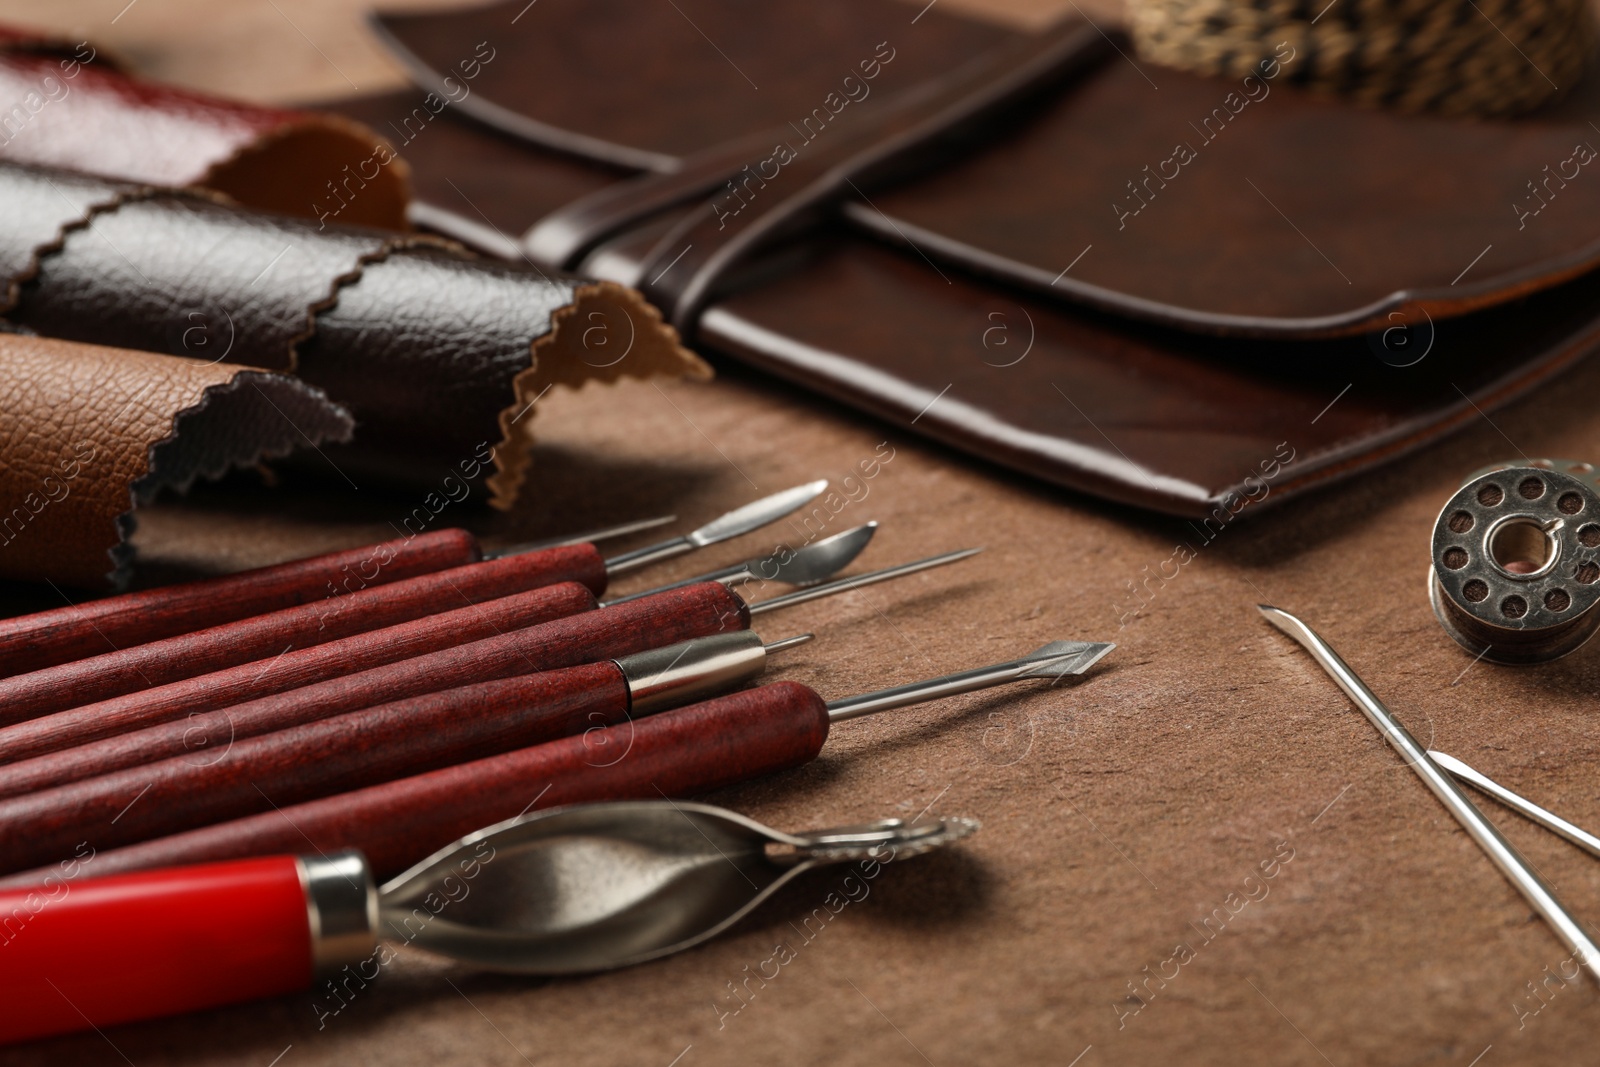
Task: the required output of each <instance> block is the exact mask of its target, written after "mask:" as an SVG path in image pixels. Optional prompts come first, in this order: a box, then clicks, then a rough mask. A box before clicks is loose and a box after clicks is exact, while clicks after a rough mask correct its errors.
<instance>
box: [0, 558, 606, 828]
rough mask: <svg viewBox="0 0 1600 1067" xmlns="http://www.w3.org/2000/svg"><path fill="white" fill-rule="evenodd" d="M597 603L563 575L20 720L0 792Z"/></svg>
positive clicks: (189, 744)
mask: <svg viewBox="0 0 1600 1067" xmlns="http://www.w3.org/2000/svg"><path fill="white" fill-rule="evenodd" d="M595 606H596V605H595V599H594V595H593V594H592V593H590V592H589V590H587V589H585V588H584V587H583V586H581V585H578V584H576V583H574V582H563V583H562V584H560V585H551V586H546V587H544V588H543V589H533V590H529V591H528V592H526V593H517V594H516V595H514V596H508V597H501V598H500V599H499V600H490V601H488V602H487V603H484V604H475V605H472V606H471V607H465V608H460V609H457V610H456V611H446V612H442V613H441V614H438V615H430V616H428V617H427V618H425V619H417V620H415V621H413V622H407V623H401V624H400V625H398V626H390V627H387V628H385V629H382V630H374V631H372V632H371V633H366V634H357V635H356V636H354V637H347V638H344V639H343V640H340V641H330V642H329V643H328V644H325V645H317V646H316V647H314V648H307V649H300V650H298V651H295V652H290V653H288V654H287V655H284V656H282V657H276V658H274V659H271V660H258V661H256V662H255V663H246V664H241V665H240V666H238V667H230V668H229V669H228V670H225V671H218V672H216V673H215V674H206V675H202V676H200V677H199V678H189V679H186V680H184V681H181V682H173V683H171V684H170V685H163V686H157V687H156V688H155V689H147V690H145V691H144V692H142V693H130V694H128V695H127V696H123V697H116V698H115V699H112V700H107V701H102V702H101V703H99V704H90V705H88V706H86V707H82V708H74V709H73V710H71V711H63V712H58V713H57V714H55V715H46V716H44V717H43V718H39V719H32V720H30V721H28V722H24V723H18V724H17V725H16V726H11V727H7V728H5V729H0V763H4V762H5V761H6V760H7V759H8V758H9V759H14V760H17V761H18V762H15V763H11V764H10V765H8V766H0V797H12V796H20V795H21V794H23V793H30V792H33V791H34V790H37V789H46V788H49V787H51V786H56V785H62V784H64V783H66V782H73V781H77V780H79V779H81V778H88V777H91V776H92V775H97V774H107V773H109V772H111V771H115V770H120V769H122V768H123V767H133V766H137V765H139V764H142V763H154V762H155V761H157V760H162V759H168V758H170V757H173V756H188V757H191V758H194V759H202V758H205V757H206V756H207V755H208V754H209V753H215V752H218V751H219V750H221V749H223V748H225V747H226V746H227V745H229V744H231V743H233V742H235V741H238V740H240V739H242V738H246V737H253V736H255V735H256V734H261V733H266V732H267V731H269V730H281V729H284V728H285V727H289V726H296V725H298V724H300V723H302V722H309V721H312V720H314V719H318V718H321V717H323V716H324V715H327V714H332V713H331V712H329V711H326V710H325V708H324V706H323V705H322V704H319V703H317V702H316V701H314V700H312V701H305V700H288V701H277V702H274V703H272V704H270V705H268V706H267V707H266V708H265V710H264V712H263V713H261V714H254V715H251V714H236V713H235V712H234V711H233V710H230V709H229V706H230V705H234V704H240V703H243V702H244V701H247V700H250V699H252V698H257V697H263V696H268V695H271V694H273V693H282V692H286V691H288V690H292V689H296V688H299V687H301V686H306V685H310V684H312V683H315V682H319V681H322V680H324V679H328V678H337V677H339V676H340V675H343V674H347V673H350V672H355V671H361V670H366V669H368V668H371V667H376V666H380V665H382V664H386V663H395V662H399V661H400V660H404V659H408V658H410V657H413V656H419V655H422V654H424V653H427V652H431V651H434V650H436V649H439V648H449V647H453V646H455V645H461V644H466V643H467V642H469V641H475V640H478V639H481V638H484V637H488V636H490V635H496V634H504V633H508V632H510V631H514V630H520V629H523V628H525V627H529V626H535V625H538V624H539V623H541V622H548V621H550V620H551V619H560V618H565V617H567V616H569V615H577V614H579V613H581V612H585V611H592V610H594V608H595ZM218 709H222V710H218Z"/></svg>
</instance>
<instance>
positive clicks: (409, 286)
mask: <svg viewBox="0 0 1600 1067" xmlns="http://www.w3.org/2000/svg"><path fill="white" fill-rule="evenodd" d="M73 182H76V184H75V185H74V184H72V183H73ZM102 184H103V185H104V188H103V189H102V190H99V191H97V190H96V189H95V185H96V179H92V178H78V179H69V178H68V177H67V176H64V175H62V174H60V173H58V172H47V171H43V170H40V169H37V168H27V167H20V166H17V165H15V164H4V163H0V202H6V201H7V200H8V197H7V196H6V195H5V190H6V189H7V188H8V187H15V188H16V189H18V190H19V195H18V196H17V197H15V198H14V199H12V200H11V203H9V204H8V206H7V207H6V208H4V209H0V263H4V264H10V265H12V266H13V269H14V270H15V271H16V272H17V273H16V274H14V275H13V279H14V280H22V279H24V278H26V279H27V280H25V281H24V282H23V284H21V285H20V287H19V297H18V300H17V302H16V305H15V306H14V307H13V308H12V309H11V310H10V311H9V312H8V313H7V318H9V319H10V320H11V321H12V322H14V323H17V324H19V325H21V326H25V327H27V328H28V329H31V330H35V331H37V332H39V333H41V334H44V335H47V336H52V337H60V338H65V339H68V340H75V341H84V342H91V343H95V344H104V345H115V346H120V347H124V348H136V349H141V350H144V351H150V352H159V353H166V354H171V355H182V356H189V357H192V358H202V359H204V360H206V361H207V362H213V363H214V362H219V361H227V362H229V363H235V364H237V363H248V364H250V365H253V366H265V367H270V368H273V369H279V370H292V371H295V372H297V373H298V374H299V375H300V376H301V377H302V378H304V379H305V380H306V381H308V382H310V383H312V384H314V385H318V386H322V387H324V388H326V389H327V390H328V392H329V393H330V394H332V395H333V396H334V398H335V399H336V400H339V401H341V402H347V403H348V404H349V405H350V406H351V408H352V409H353V410H354V412H355V415H356V418H357V421H358V423H359V424H360V432H359V434H358V435H357V438H356V440H355V441H354V442H353V443H352V444H351V445H350V446H349V447H348V448H343V449H329V450H327V456H328V457H329V458H330V459H332V460H333V461H334V464H335V466H336V467H337V469H338V470H339V472H340V473H341V474H342V475H343V476H344V477H345V478H351V476H352V475H354V474H360V473H368V472H370V473H372V474H373V475H376V476H378V477H381V478H384V479H389V480H396V481H400V482H405V483H410V484H418V483H422V484H428V485H434V484H437V481H438V479H439V477H441V476H442V475H444V474H449V473H452V472H454V471H456V470H457V468H462V469H465V468H468V467H470V468H471V469H472V470H473V471H478V470H480V469H485V468H487V469H489V470H491V471H495V472H496V473H495V474H494V476H493V477H491V478H490V479H488V481H489V484H490V485H491V486H492V487H493V492H494V494H495V495H494V498H493V499H494V502H496V503H499V504H509V502H510V501H511V499H512V498H513V497H514V496H515V494H516V492H517V490H518V488H519V486H520V484H521V480H522V474H523V468H524V466H525V463H526V459H525V456H524V453H525V452H526V449H527V445H528V444H529V443H530V442H531V433H532V431H531V428H530V427H531V423H532V421H533V419H532V417H531V416H530V415H529V411H530V409H531V407H532V403H533V401H534V400H535V399H536V398H537V396H538V395H540V393H541V392H542V390H543V389H544V388H547V387H548V386H550V385H553V384H556V383H560V384H565V385H569V386H573V387H576V386H579V385H582V384H583V383H584V382H586V381H591V380H600V381H611V380H615V379H616V378H618V377H621V376H625V375H631V376H638V377H648V376H651V375H656V374H665V375H674V374H685V373H687V374H703V373H705V367H704V364H702V363H701V362H700V361H699V360H698V359H696V358H695V357H694V356H693V355H691V354H689V353H687V352H685V351H684V350H683V349H682V348H680V347H679V346H678V344H677V340H676V335H675V334H674V333H673V332H672V331H671V330H670V329H669V328H668V327H666V326H665V325H664V324H663V323H662V322H661V319H660V317H659V315H657V314H656V313H655V311H654V310H653V309H651V308H649V307H648V306H647V305H645V304H644V303H643V301H642V300H641V299H640V298H639V297H638V296H637V294H633V293H630V292H628V291H625V290H622V289H619V288H617V287H613V286H595V285H583V284H582V283H580V282H577V281H574V280H573V279H570V278H566V277H560V276H552V275H550V274H549V273H547V272H545V271H542V270H539V269H538V268H535V267H529V266H517V265H513V264H504V263H497V262H493V261H489V260H485V259H482V258H480V257H478V256H475V255H473V254H471V253H468V252H466V251H465V250H462V249H456V248H454V247H453V246H450V245H448V244H447V243H445V242H441V241H439V240H438V239H436V238H427V237H414V236H406V235H397V234H393V233H389V232H385V231H379V230H364V229H357V228H342V227H337V226H328V227H326V228H323V227H321V226H320V225H319V224H317V223H314V222H311V221H309V220H302V219H293V218H287V217H283V216H276V215H270V214H266V213H261V212H251V211H247V210H245V209H243V208H240V207H237V206H234V205H231V204H227V203H223V202H220V201H219V200H218V199H217V198H215V197H213V196H209V195H206V194H203V193H197V192H187V191H183V190H156V189H150V188H145V189H140V190H134V191H132V192H125V193H124V195H123V196H122V197H121V198H118V197H116V196H115V195H114V194H115V193H116V192H117V191H118V190H119V188H120V187H116V186H113V185H112V184H110V183H102ZM56 185H64V186H65V187H67V188H71V189H74V190H76V192H75V193H74V194H72V195H68V196H55V197H51V196H46V195H44V193H43V192H42V190H53V188H54V187H55V186H56ZM102 202H104V203H109V205H110V206H109V207H106V208H104V209H101V210H98V211H96V212H94V213H93V214H92V217H88V218H87V219H85V218H82V217H78V216H76V215H75V214H74V213H75V212H78V211H81V210H82V209H83V206H84V205H85V204H88V203H102ZM29 208H32V209H33V211H32V212H31V213H30V211H29V210H28V209H29ZM52 232H54V233H56V234H58V235H59V236H57V237H53V238H51V239H49V240H44V239H43V238H44V237H45V235H47V234H51V233H52ZM41 249H42V252H41ZM36 254H37V255H38V265H37V268H34V267H33V265H32V264H33V257H34V256H35V255H36ZM30 275H31V277H30ZM574 317H576V318H577V319H578V322H577V324H576V326H575V328H574V329H571V330H564V329H563V328H562V323H563V322H564V321H566V320H568V319H572V318H574ZM352 480H353V479H352Z"/></svg>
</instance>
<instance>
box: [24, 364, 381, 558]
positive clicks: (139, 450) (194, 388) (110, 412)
mask: <svg viewBox="0 0 1600 1067" xmlns="http://www.w3.org/2000/svg"><path fill="white" fill-rule="evenodd" d="M0 395H3V396H4V398H5V429H6V451H5V462H4V463H0V500H3V501H5V510H4V512H3V513H0V577H3V578H13V579H22V580H27V581H50V582H56V583H59V584H61V585H68V586H78V587H82V588H87V589H98V588H104V586H105V585H106V582H107V580H108V579H110V580H112V581H114V582H115V581H120V579H121V578H123V577H125V571H126V564H127V563H128V562H129V560H130V559H131V557H132V548H131V546H129V545H128V544H127V538H128V536H129V535H130V534H132V532H133V528H134V517H133V509H134V507H136V506H137V505H139V504H143V503H146V502H148V501H149V500H150V499H151V498H153V497H154V496H155V495H156V494H157V493H158V492H160V491H161V490H162V489H164V488H172V489H176V490H178V491H180V492H181V491H183V490H185V489H187V488H188V487H189V485H190V483H192V482H193V481H194V480H195V479H196V478H216V477H219V476H221V475H222V474H224V473H226V472H227V471H229V470H231V469H233V468H235V467H248V466H251V465H253V464H256V463H259V462H260V461H262V460H264V459H269V458H273V457H279V456H286V455H288V454H289V453H290V452H291V451H292V450H294V449H297V448H303V447H313V448H314V447H316V446H318V445H321V444H327V443H333V442H337V441H344V440H348V439H349V437H350V432H351V429H352V427H353V425H354V424H353V422H352V420H351V418H350V415H349V413H348V412H346V411H344V410H343V409H342V408H340V407H338V406H337V405H335V404H333V403H331V402H330V401H329V400H328V398H327V396H325V395H324V394H323V393H322V392H321V391H320V390H318V389H315V388H313V387H311V386H309V385H306V384H305V383H304V382H300V381H297V380H296V379H294V378H290V377H286V376H285V375H282V374H274V373H271V372H269V371H263V370H257V369H254V368H250V367H244V366H239V365H237V364H217V363H206V362H203V361H201V360H196V359H172V358H169V357H166V356H157V355H152V354H150V353H148V352H130V351H128V350H126V349H114V348H102V347H99V346H96V345H82V344H73V343H71V342H68V341H58V340H50V339H46V338H42V337H32V336H25V335H21V334H16V333H0Z"/></svg>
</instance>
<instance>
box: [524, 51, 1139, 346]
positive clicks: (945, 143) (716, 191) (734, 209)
mask: <svg viewBox="0 0 1600 1067" xmlns="http://www.w3.org/2000/svg"><path fill="white" fill-rule="evenodd" d="M1108 51H1109V47H1108V45H1107V43H1106V40H1105V38H1104V37H1103V36H1102V35H1101V34H1100V33H1098V32H1097V31H1095V29H1094V28H1093V27H1092V26H1089V25H1088V24H1087V23H1085V22H1082V21H1081V20H1076V19H1074V20H1067V21H1064V22H1061V23H1058V24H1057V25H1056V26H1054V27H1052V28H1051V29H1049V30H1047V31H1045V32H1044V33H1041V34H1038V35H1037V36H1033V37H1025V38H1022V39H1020V40H1017V41H1013V42H1008V43H1007V44H1005V45H1004V46H999V47H996V48H992V49H990V50H989V51H987V52H984V53H981V54H980V55H979V56H978V57H977V58H976V59H974V60H972V61H970V62H968V63H965V64H963V65H962V66H961V67H960V68H959V69H958V70H956V71H955V72H952V73H951V74H950V75H948V76H947V77H945V78H942V79H939V80H938V81H936V82H931V83H929V86H928V88H929V90H930V91H928V92H918V93H906V94H901V95H899V96H896V97H891V98H890V99H889V100H888V101H886V102H882V103H879V104H878V105H877V106H876V107H874V108H872V109H871V110H868V109H867V108H866V107H865V106H863V107H858V108H854V109H850V108H847V109H846V110H844V111H843V112H841V113H840V115H839V116H838V117H837V118H835V119H834V122H833V124H832V125H831V126H830V128H828V129H827V130H826V132H827V134H828V136H827V137H826V138H824V137H821V136H820V135H819V136H818V137H816V138H815V139H814V140H813V141H807V140H805V139H803V138H797V137H795V136H794V135H793V133H792V132H791V131H788V130H776V131H773V132H772V133H771V135H770V137H769V138H768V139H767V141H766V143H765V144H761V143H759V142H758V143H757V145H756V147H754V148H748V149H745V150H744V151H742V152H740V153H738V154H737V155H735V156H733V157H732V158H729V156H728V154H727V153H724V152H718V153H714V154H713V155H714V157H715V158H714V159H713V160H712V161H711V166H710V167H709V168H707V167H703V166H700V165H699V160H698V158H696V159H690V160H685V161H684V163H683V166H682V168H681V169H680V170H679V171H677V172H675V173H673V174H669V175H664V176H661V177H656V178H651V179H644V180H641V181H639V182H635V183H630V184H633V185H635V186H638V185H645V184H661V183H674V182H677V181H679V180H680V176H683V175H690V174H695V173H697V172H700V173H704V172H706V171H708V170H709V171H710V172H712V173H715V171H716V170H717V169H719V168H720V169H722V171H723V173H722V174H721V175H720V176H721V177H722V178H723V179H724V180H723V181H713V182H712V183H710V185H711V188H710V189H708V190H706V191H707V192H710V193H711V196H710V197H709V198H707V197H705V196H704V195H703V194H701V195H698V196H693V195H692V194H691V196H689V197H685V198H684V199H686V200H691V199H692V200H693V201H694V203H693V207H692V209H691V210H690V212H689V214H688V216H687V217H685V218H683V219H682V220H680V221H679V222H678V223H677V224H675V225H674V226H673V227H672V229H671V230H670V231H669V232H668V233H667V234H666V235H665V236H663V237H662V238H661V239H660V240H659V241H658V242H657V244H656V247H655V249H654V250H653V251H652V252H651V254H650V256H649V257H648V258H647V259H646V261H645V262H644V263H643V264H642V267H641V270H640V272H639V278H640V281H639V282H638V283H637V284H639V285H640V287H641V289H642V290H643V292H644V294H645V296H646V297H648V298H649V299H650V300H651V301H652V302H653V303H654V304H656V306H657V307H660V308H661V309H662V310H663V311H664V312H665V313H666V315H667V316H668V318H669V319H670V320H671V321H672V323H673V325H674V326H676V327H677V328H678V329H679V330H680V331H685V332H687V331H689V330H690V329H692V327H693V325H694V322H695V319H696V318H697V317H698V315H699V313H700V310H701V309H702V308H703V307H704V306H705V304H706V302H707V301H708V300H710V299H711V297H712V295H713V293H714V292H715V291H716V290H717V289H718V288H719V287H721V286H722V284H723V283H724V282H725V281H727V280H729V279H730V277H731V275H732V274H733V273H734V272H735V271H736V270H737V269H738V268H739V266H740V265H741V264H742V263H743V262H744V261H745V260H746V259H747V258H748V257H749V256H750V255H751V254H752V253H753V252H755V251H756V250H759V249H760V248H761V247H763V246H764V245H767V244H770V243H772V241H773V240H774V239H775V238H777V237H780V236H781V235H783V234H785V233H796V232H800V231H802V230H803V229H805V228H807V227H808V226H815V225H816V224H817V223H819V222H822V221H825V220H826V219H827V218H828V217H829V216H830V215H832V214H833V213H834V211H835V209H836V208H837V206H838V204H839V202H840V201H841V200H845V199H853V198H854V197H856V196H861V195H866V190H876V189H877V187H878V186H879V185H881V184H883V183H884V182H886V181H890V180H892V178H893V176H894V175H896V174H904V173H908V172H909V173H915V172H916V171H919V170H926V169H928V168H930V167H932V166H934V165H935V161H937V160H948V159H951V158H954V157H956V156H958V155H959V154H961V153H962V151H963V150H964V149H965V150H970V148H971V146H972V144H973V143H974V142H975V141H978V140H980V139H982V138H983V137H984V135H985V134H986V133H987V130H988V129H989V128H990V127H991V126H992V125H993V123H994V122H995V121H996V120H997V119H999V118H1001V117H1002V116H1003V115H1004V114H1005V113H1006V112H1007V111H1008V110H1012V109H1015V108H1017V107H1019V106H1022V105H1023V104H1024V103H1025V102H1026V101H1027V100H1028V99H1030V98H1034V97H1037V96H1039V95H1040V94H1041V93H1044V92H1047V91H1048V90H1050V89H1052V88H1055V87H1057V86H1059V85H1060V83H1061V82H1063V81H1066V80H1069V79H1070V78H1072V77H1073V76H1074V75H1077V74H1081V73H1082V72H1083V71H1084V70H1085V69H1088V68H1092V67H1094V66H1096V65H1097V64H1098V62H1099V60H1100V59H1101V57H1102V56H1103V54H1104V53H1106V52H1108ZM887 54H888V53H885V55H887ZM860 84H862V85H866V84H867V83H866V82H861V83H860ZM869 99H870V97H869ZM796 142H798V143H796ZM636 191H637V190H636ZM647 199H648V198H647ZM646 217H647V216H646ZM643 220H644V219H643V218H641V219H640V221H643ZM611 228H612V229H615V230H621V229H622V228H623V227H622V226H620V225H616V226H613V227H611ZM537 235H538V231H535V233H534V234H530V235H529V238H530V239H529V243H530V244H532V243H533V239H534V238H536V237H537Z"/></svg>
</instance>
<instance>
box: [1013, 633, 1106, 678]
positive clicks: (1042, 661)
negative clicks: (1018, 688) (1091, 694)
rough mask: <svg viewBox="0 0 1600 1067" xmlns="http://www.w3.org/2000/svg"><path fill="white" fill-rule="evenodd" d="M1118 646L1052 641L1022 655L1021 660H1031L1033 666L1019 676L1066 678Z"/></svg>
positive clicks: (1085, 668) (1091, 642) (1101, 642)
mask: <svg viewBox="0 0 1600 1067" xmlns="http://www.w3.org/2000/svg"><path fill="white" fill-rule="evenodd" d="M1116 647H1117V646H1116V645H1113V644H1111V643H1109V642H1106V641H1052V642H1050V643H1049V644H1048V645H1045V646H1043V647H1042V648H1037V649H1034V650H1033V651H1032V652H1030V653H1028V654H1027V655H1026V656H1024V657H1022V661H1021V662H1030V661H1031V662H1032V663H1033V666H1032V667H1029V668H1028V669H1027V670H1025V671H1023V672H1022V674H1021V675H1019V677H1022V678H1065V677H1066V676H1067V675H1069V674H1082V673H1083V672H1084V671H1086V670H1088V669H1089V668H1090V667H1093V666H1094V665H1095V664H1096V663H1099V662H1100V657H1101V656H1104V655H1105V654H1106V653H1107V652H1110V651H1111V650H1112V649H1113V648H1116Z"/></svg>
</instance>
